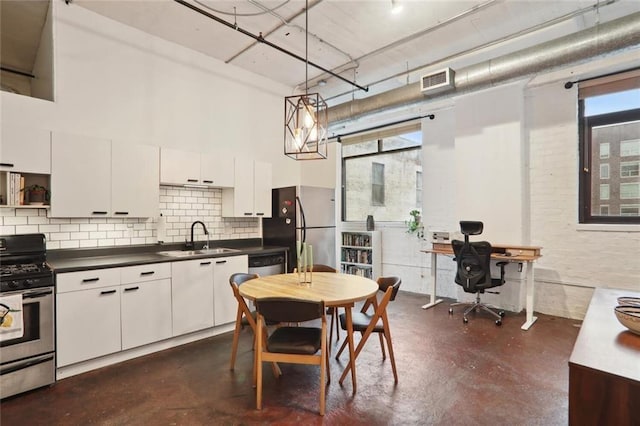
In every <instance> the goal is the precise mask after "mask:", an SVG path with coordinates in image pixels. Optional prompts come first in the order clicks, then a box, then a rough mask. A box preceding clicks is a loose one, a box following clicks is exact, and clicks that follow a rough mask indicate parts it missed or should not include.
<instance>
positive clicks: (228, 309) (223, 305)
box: [212, 256, 249, 326]
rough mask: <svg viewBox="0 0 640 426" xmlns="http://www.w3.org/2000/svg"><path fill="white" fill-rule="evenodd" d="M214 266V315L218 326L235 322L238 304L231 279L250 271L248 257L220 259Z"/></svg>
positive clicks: (215, 260)
mask: <svg viewBox="0 0 640 426" xmlns="http://www.w3.org/2000/svg"><path fill="white" fill-rule="evenodd" d="M212 260H213V261H214V265H213V304H214V307H213V313H214V324H215V325H216V326H218V325H222V324H228V323H230V322H233V321H235V319H236V312H237V307H238V302H237V301H236V298H235V297H234V296H233V290H231V285H230V284H229V277H230V276H231V275H233V274H235V273H238V272H244V273H245V274H246V273H247V272H248V271H249V258H248V256H230V257H218V258H214V259H212Z"/></svg>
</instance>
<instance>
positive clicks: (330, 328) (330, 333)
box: [328, 308, 336, 355]
mask: <svg viewBox="0 0 640 426" xmlns="http://www.w3.org/2000/svg"><path fill="white" fill-rule="evenodd" d="M335 319H336V308H333V311H332V312H331V326H330V327H329V348H328V353H329V355H331V346H332V344H331V341H332V340H333V322H334V321H335Z"/></svg>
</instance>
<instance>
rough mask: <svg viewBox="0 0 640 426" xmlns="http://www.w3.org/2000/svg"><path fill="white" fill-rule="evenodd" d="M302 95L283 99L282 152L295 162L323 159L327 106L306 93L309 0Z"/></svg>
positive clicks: (307, 85)
mask: <svg viewBox="0 0 640 426" xmlns="http://www.w3.org/2000/svg"><path fill="white" fill-rule="evenodd" d="M305 18H306V22H305V83H304V87H305V90H304V94H302V95H296V96H287V97H285V98H284V153H285V155H287V156H289V157H291V158H293V159H295V160H319V159H323V158H327V127H328V114H327V103H326V102H325V101H324V99H322V96H320V94H319V93H309V0H306V4H305Z"/></svg>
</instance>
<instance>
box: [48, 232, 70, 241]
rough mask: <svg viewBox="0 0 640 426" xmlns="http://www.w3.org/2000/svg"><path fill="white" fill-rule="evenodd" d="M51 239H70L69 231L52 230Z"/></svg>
mask: <svg viewBox="0 0 640 426" xmlns="http://www.w3.org/2000/svg"><path fill="white" fill-rule="evenodd" d="M50 239H51V241H62V240H68V239H69V233H68V232H52V233H51V235H50Z"/></svg>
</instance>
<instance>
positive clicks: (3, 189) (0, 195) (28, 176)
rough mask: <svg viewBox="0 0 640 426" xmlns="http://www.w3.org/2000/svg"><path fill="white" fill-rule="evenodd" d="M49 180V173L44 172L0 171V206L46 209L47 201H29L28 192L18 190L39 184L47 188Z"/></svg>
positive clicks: (47, 206)
mask: <svg viewBox="0 0 640 426" xmlns="http://www.w3.org/2000/svg"><path fill="white" fill-rule="evenodd" d="M20 178H22V179H20ZM14 179H15V180H14ZM49 182H50V178H49V175H45V174H39V173H19V172H7V171H0V207H11V208H20V209H24V208H27V209H28V208H32V209H34V208H37V209H43V208H44V209H48V208H49V202H48V201H46V202H45V203H44V204H41V203H38V204H35V203H30V201H29V199H28V194H25V192H24V191H20V190H21V189H22V188H24V187H29V186H31V185H41V186H44V187H45V188H47V189H48V188H49V187H50V184H49ZM12 192H13V195H11V193H12Z"/></svg>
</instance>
